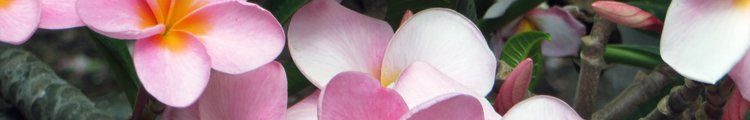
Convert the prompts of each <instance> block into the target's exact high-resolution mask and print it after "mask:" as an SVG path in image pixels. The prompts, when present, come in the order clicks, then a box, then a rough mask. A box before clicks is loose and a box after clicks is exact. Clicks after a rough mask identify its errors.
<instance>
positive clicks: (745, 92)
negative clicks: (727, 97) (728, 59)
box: [729, 52, 750, 100]
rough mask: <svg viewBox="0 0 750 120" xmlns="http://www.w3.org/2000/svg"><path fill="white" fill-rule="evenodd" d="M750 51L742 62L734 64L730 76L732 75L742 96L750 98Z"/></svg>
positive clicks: (746, 98)
mask: <svg viewBox="0 0 750 120" xmlns="http://www.w3.org/2000/svg"><path fill="white" fill-rule="evenodd" d="M749 73H750V52H746V53H745V56H744V57H742V60H740V63H737V65H735V66H734V68H733V69H732V71H731V72H729V76H730V77H732V80H734V83H735V84H736V86H737V89H738V90H739V91H740V93H741V94H742V98H745V100H750V86H749V85H750V74H749Z"/></svg>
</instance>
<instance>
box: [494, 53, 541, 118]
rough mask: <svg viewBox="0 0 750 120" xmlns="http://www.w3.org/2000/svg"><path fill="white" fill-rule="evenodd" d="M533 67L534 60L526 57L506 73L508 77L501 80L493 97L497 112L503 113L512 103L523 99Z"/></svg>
mask: <svg viewBox="0 0 750 120" xmlns="http://www.w3.org/2000/svg"><path fill="white" fill-rule="evenodd" d="M533 69H534V62H533V61H532V60H531V58H526V59H525V60H523V61H521V63H518V65H517V66H516V68H515V69H513V71H512V72H511V73H510V75H508V79H505V81H503V85H502V86H500V91H499V92H498V94H497V98H495V110H496V111H497V112H498V113H500V114H505V112H507V111H508V110H509V109H510V108H511V107H513V105H515V104H516V103H518V102H520V101H521V100H523V98H524V96H525V95H526V93H527V92H528V89H529V83H530V82H531V73H532V72H533Z"/></svg>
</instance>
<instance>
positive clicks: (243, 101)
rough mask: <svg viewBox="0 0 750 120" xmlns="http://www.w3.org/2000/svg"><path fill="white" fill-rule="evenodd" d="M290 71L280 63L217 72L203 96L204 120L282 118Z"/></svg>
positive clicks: (264, 119)
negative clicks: (234, 72)
mask: <svg viewBox="0 0 750 120" xmlns="http://www.w3.org/2000/svg"><path fill="white" fill-rule="evenodd" d="M286 95H287V86H286V74H285V73H284V68H283V67H282V66H281V64H279V63H278V62H271V63H268V64H266V65H264V66H262V67H260V68H258V69H255V70H253V71H250V72H246V73H242V74H238V75H231V74H226V73H223V72H218V71H214V72H212V73H211V81H209V83H208V88H206V91H205V92H204V93H203V96H201V98H200V100H199V102H198V103H200V105H201V106H200V111H201V113H200V114H201V115H200V116H201V118H202V119H204V120H279V119H282V118H284V112H285V111H286V101H287V96H286Z"/></svg>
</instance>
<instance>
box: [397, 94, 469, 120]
mask: <svg viewBox="0 0 750 120" xmlns="http://www.w3.org/2000/svg"><path fill="white" fill-rule="evenodd" d="M482 113H483V112H482V105H481V104H479V101H478V100H477V98H476V97H473V96H471V95H466V94H455V93H454V94H446V95H442V96H438V97H436V98H433V99H432V100H430V101H427V102H425V103H422V104H420V105H418V106H416V107H415V108H412V109H411V110H410V111H409V113H407V114H406V115H405V116H404V117H402V118H401V119H402V120H484V115H482Z"/></svg>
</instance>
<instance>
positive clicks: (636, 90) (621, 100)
mask: <svg viewBox="0 0 750 120" xmlns="http://www.w3.org/2000/svg"><path fill="white" fill-rule="evenodd" d="M675 78H677V72H675V71H674V70H673V69H672V68H670V67H669V66H666V65H659V66H657V67H656V68H654V70H652V71H651V72H650V73H649V74H646V73H643V72H641V71H639V72H638V73H637V74H636V76H635V80H633V82H630V85H628V86H627V88H625V90H623V92H620V94H619V95H617V97H615V99H614V100H613V101H610V102H609V103H607V105H606V106H604V107H603V108H602V109H600V110H598V111H596V113H594V115H593V116H592V117H591V119H592V120H612V119H620V118H626V117H627V115H630V113H632V112H633V111H635V110H636V109H638V106H639V105H641V104H643V103H644V102H646V101H648V100H649V99H650V98H652V97H656V96H657V95H658V93H659V90H661V89H662V88H663V87H664V86H667V85H669V84H670V83H671V82H672V80H674V79H675Z"/></svg>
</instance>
